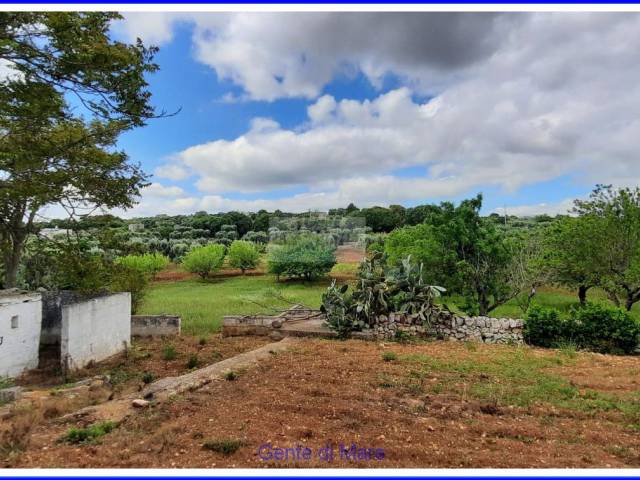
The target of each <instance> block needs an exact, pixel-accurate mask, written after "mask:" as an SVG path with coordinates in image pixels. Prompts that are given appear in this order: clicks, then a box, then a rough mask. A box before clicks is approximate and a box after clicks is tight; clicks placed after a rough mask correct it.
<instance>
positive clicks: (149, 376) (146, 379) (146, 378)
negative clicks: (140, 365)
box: [142, 372, 156, 384]
mask: <svg viewBox="0 0 640 480" xmlns="http://www.w3.org/2000/svg"><path fill="white" fill-rule="evenodd" d="M155 379H156V376H155V375H154V374H153V373H151V372H144V373H143V374H142V382H143V383H145V384H149V383H151V382H153V381H154V380H155Z"/></svg>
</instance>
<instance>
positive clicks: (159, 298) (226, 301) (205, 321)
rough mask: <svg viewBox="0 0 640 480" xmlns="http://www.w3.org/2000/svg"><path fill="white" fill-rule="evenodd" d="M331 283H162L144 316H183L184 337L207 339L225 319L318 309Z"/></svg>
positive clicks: (257, 279) (261, 280) (154, 290)
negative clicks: (292, 309)
mask: <svg viewBox="0 0 640 480" xmlns="http://www.w3.org/2000/svg"><path fill="white" fill-rule="evenodd" d="M329 282H330V281H329V280H328V279H326V280H321V281H318V282H313V283H308V282H307V283H305V282H302V281H296V282H294V281H287V282H284V281H283V282H277V281H276V279H275V277H273V276H271V275H264V276H256V277H242V276H238V277H230V278H223V279H216V280H211V281H202V280H199V279H198V280H196V279H190V280H180V281H176V282H158V283H156V284H154V285H152V286H151V288H150V289H149V293H148V294H147V296H146V297H145V300H144V303H143V305H142V308H141V309H140V313H141V314H159V313H170V314H176V315H180V316H181V317H182V322H183V323H182V328H183V331H184V333H186V334H189V335H205V334H207V333H212V332H216V331H218V330H219V329H220V326H221V325H222V317H223V316H225V315H240V314H242V315H245V314H257V313H265V314H276V313H277V312H278V311H279V310H283V309H286V308H287V307H289V306H290V305H291V304H292V303H303V304H304V305H306V306H308V307H313V308H318V307H319V306H320V297H321V295H322V292H323V291H324V290H325V289H326V288H327V286H328V285H329Z"/></svg>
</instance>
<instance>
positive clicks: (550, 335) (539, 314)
mask: <svg viewBox="0 0 640 480" xmlns="http://www.w3.org/2000/svg"><path fill="white" fill-rule="evenodd" d="M566 323H567V322H566V321H565V320H562V319H561V318H560V312H559V311H558V310H557V309H555V308H549V307H542V306H539V305H532V306H531V307H530V308H529V310H528V311H527V318H526V321H525V324H524V331H523V334H524V339H525V341H526V342H527V343H530V344H531V345H538V346H540V347H555V346H557V345H558V344H559V343H560V342H562V341H564V340H565V339H566V338H567V336H568V334H569V331H568V330H569V329H568V328H567V325H566Z"/></svg>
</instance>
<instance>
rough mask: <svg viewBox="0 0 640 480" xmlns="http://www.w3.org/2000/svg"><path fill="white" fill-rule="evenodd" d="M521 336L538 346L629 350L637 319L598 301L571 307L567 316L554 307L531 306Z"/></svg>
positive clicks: (638, 331) (639, 326)
mask: <svg viewBox="0 0 640 480" xmlns="http://www.w3.org/2000/svg"><path fill="white" fill-rule="evenodd" d="M524 337H525V340H526V341H527V342H528V343H531V344H533V345H538V346H541V347H561V346H563V345H574V346H577V347H578V348H584V349H587V350H593V351H596V352H601V353H631V352H633V351H634V349H635V348H636V346H637V345H638V342H639V340H640V323H639V322H638V321H637V320H634V319H633V318H632V317H631V316H630V315H629V313H628V312H626V311H624V310H622V309H620V308H615V307H610V306H607V305H602V304H598V303H587V304H586V305H584V306H580V307H576V308H573V309H572V310H571V311H570V312H569V317H568V318H567V319H562V318H560V312H559V311H558V310H556V309H553V308H544V307H540V306H532V307H531V308H529V310H528V313H527V319H526V322H525V326H524Z"/></svg>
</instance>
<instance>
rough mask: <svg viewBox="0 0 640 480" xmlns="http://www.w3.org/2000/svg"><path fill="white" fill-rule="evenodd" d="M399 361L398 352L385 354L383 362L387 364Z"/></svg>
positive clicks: (383, 354)
mask: <svg viewBox="0 0 640 480" xmlns="http://www.w3.org/2000/svg"><path fill="white" fill-rule="evenodd" d="M397 359H398V354H397V353H396V352H383V353H382V360H384V361H385V362H393V361H394V360H397Z"/></svg>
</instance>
